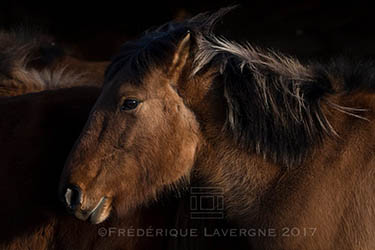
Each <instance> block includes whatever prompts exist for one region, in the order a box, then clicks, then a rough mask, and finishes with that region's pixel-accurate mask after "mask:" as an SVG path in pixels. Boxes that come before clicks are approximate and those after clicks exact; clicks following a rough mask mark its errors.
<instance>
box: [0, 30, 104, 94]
mask: <svg viewBox="0 0 375 250" xmlns="http://www.w3.org/2000/svg"><path fill="white" fill-rule="evenodd" d="M107 66H108V62H90V61H85V60H81V59H78V58H77V57H76V56H75V54H74V52H71V51H70V50H69V49H68V48H64V47H63V46H61V45H59V44H57V43H56V42H55V41H54V39H53V38H52V37H50V36H48V35H46V34H43V33H41V32H40V31H38V30H37V29H36V28H34V29H32V28H28V29H27V28H22V27H19V28H18V29H14V30H12V31H0V96H17V95H22V94H26V93H31V92H39V91H43V90H48V89H58V88H68V87H74V86H97V87H101V85H102V83H103V76H104V72H105V69H106V67H107Z"/></svg>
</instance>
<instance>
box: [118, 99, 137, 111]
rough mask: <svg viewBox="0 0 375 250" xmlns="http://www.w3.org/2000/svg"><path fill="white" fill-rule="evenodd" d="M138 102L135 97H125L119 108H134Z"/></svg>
mask: <svg viewBox="0 0 375 250" xmlns="http://www.w3.org/2000/svg"><path fill="white" fill-rule="evenodd" d="M138 104H139V101H138V100H135V99H125V100H124V102H123V103H122V105H121V110H132V109H135V108H136V107H137V106H138Z"/></svg>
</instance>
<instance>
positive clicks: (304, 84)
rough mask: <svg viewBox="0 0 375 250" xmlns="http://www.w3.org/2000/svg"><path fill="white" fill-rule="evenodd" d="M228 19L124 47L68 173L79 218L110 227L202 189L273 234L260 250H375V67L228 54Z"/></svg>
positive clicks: (257, 240)
mask: <svg viewBox="0 0 375 250" xmlns="http://www.w3.org/2000/svg"><path fill="white" fill-rule="evenodd" d="M227 11H228V9H224V10H221V11H219V12H217V13H214V14H212V15H207V14H201V15H198V16H196V17H194V18H192V19H189V20H186V21H184V22H181V23H173V22H172V23H168V24H167V25H164V26H162V27H160V28H158V29H156V30H154V31H152V32H148V33H146V34H145V35H144V36H143V37H141V38H140V39H138V40H136V41H131V42H128V43H126V44H124V46H123V48H122V50H121V51H120V52H119V54H118V56H117V57H115V58H114V60H113V62H112V64H111V66H109V69H108V71H107V75H106V80H105V84H104V86H105V87H104V89H103V91H102V93H101V96H100V97H99V99H98V101H97V103H96V104H95V106H94V109H93V112H92V113H91V115H90V118H89V121H88V123H87V124H86V126H85V128H84V130H83V131H82V133H81V136H80V137H79V140H78V141H77V143H76V145H75V146H74V148H73V150H72V152H71V154H70V156H69V157H68V161H67V163H66V165H65V168H64V171H63V175H62V178H61V185H60V195H61V196H62V197H63V199H64V202H65V205H66V206H67V207H68V208H70V209H71V210H72V211H73V212H74V214H75V216H76V217H77V218H80V219H82V220H90V221H91V222H93V223H101V222H103V221H105V220H106V219H107V218H110V216H111V214H112V213H115V214H119V215H121V216H126V214H127V213H128V212H129V211H131V208H133V207H137V206H141V205H143V204H145V203H147V202H149V201H150V200H153V199H155V198H157V197H158V194H159V193H161V192H163V191H164V190H165V189H171V188H172V189H177V190H179V189H180V187H181V186H184V184H185V185H186V183H188V181H189V180H190V179H193V180H197V179H198V180H200V181H201V182H203V183H204V184H206V185H207V186H210V187H218V188H221V189H222V190H223V196H224V204H225V212H226V217H227V218H228V219H230V220H231V221H233V222H234V223H236V225H237V226H238V227H242V228H244V229H255V230H257V231H259V230H271V231H272V232H271V233H270V232H268V233H266V235H258V234H257V235H255V236H254V237H248V241H249V243H250V244H251V246H253V247H254V249H280V250H281V249H288V250H291V249H296V250H299V249H305V250H315V249H332V250H333V249H374V247H375V199H374V195H373V194H374V191H375V190H374V189H375V180H374V173H375V171H374V170H375V154H374V152H375V126H374V122H373V121H374V120H375V112H374V111H375V95H374V92H375V74H374V72H375V67H374V64H373V63H372V62H363V61H359V62H356V61H354V62H353V61H351V60H348V59H336V60H333V61H332V62H331V63H329V64H326V65H321V64H319V63H309V64H301V63H300V62H299V61H298V60H297V59H294V58H290V57H286V56H283V55H280V54H278V53H275V52H272V51H269V50H261V49H258V48H254V47H252V46H251V45H249V44H244V45H241V44H238V43H236V42H232V41H228V40H226V39H224V38H221V37H217V36H215V35H214V34H213V33H212V28H213V24H214V23H215V22H216V21H217V20H218V18H220V17H221V16H222V15H223V14H224V13H225V12H227ZM114 172H115V173H116V174H114ZM72 194H74V195H72ZM72 197H76V198H72ZM87 214H89V215H90V216H87Z"/></svg>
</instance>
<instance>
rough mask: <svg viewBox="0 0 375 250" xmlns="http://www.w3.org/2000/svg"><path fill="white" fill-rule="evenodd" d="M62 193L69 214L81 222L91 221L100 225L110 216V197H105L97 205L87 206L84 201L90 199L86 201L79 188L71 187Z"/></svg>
mask: <svg viewBox="0 0 375 250" xmlns="http://www.w3.org/2000/svg"><path fill="white" fill-rule="evenodd" d="M62 193H63V197H62V201H63V203H64V205H65V207H66V208H67V210H68V212H69V213H71V214H74V216H75V217H77V218H78V219H80V220H83V221H87V220H89V221H90V222H91V223H93V224H99V223H101V222H103V221H104V220H105V219H107V217H108V216H109V213H110V210H111V209H110V207H111V201H110V199H109V198H108V197H105V196H103V197H102V198H100V200H99V201H98V202H97V203H96V204H91V205H88V204H86V205H85V204H84V200H88V199H84V197H83V192H82V190H81V189H80V188H79V187H77V186H75V185H70V186H68V187H67V188H65V189H64V191H63V192H62Z"/></svg>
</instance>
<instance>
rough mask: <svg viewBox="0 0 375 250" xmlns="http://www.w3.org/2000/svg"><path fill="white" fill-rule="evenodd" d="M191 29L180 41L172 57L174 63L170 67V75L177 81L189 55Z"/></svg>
mask: <svg viewBox="0 0 375 250" xmlns="http://www.w3.org/2000/svg"><path fill="white" fill-rule="evenodd" d="M190 38H191V35H190V31H189V30H188V31H186V33H185V34H184V37H183V38H182V39H181V40H180V42H179V43H178V45H177V47H176V50H175V52H174V55H173V57H172V63H171V65H170V67H169V70H168V72H169V75H170V76H171V77H172V78H173V80H174V82H176V81H177V80H178V78H179V76H180V75H181V72H182V69H183V68H184V66H185V64H186V61H187V59H188V57H189V52H190V44H191V42H190Z"/></svg>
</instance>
